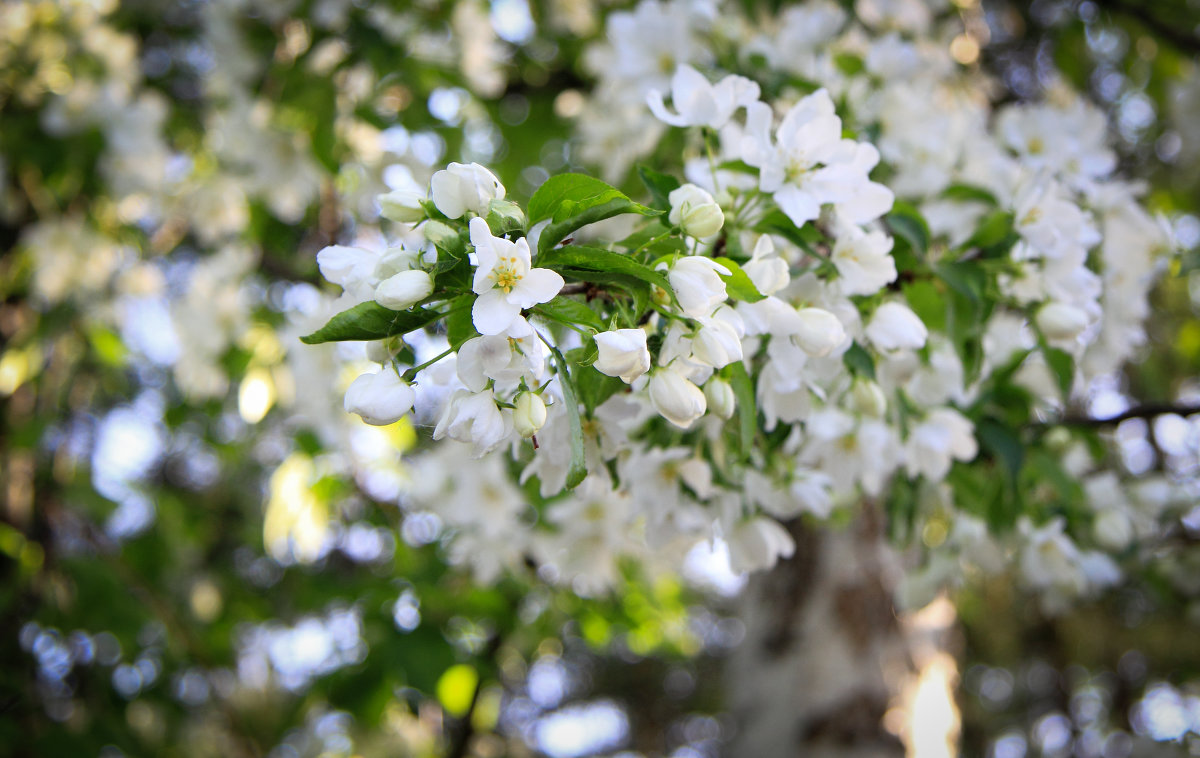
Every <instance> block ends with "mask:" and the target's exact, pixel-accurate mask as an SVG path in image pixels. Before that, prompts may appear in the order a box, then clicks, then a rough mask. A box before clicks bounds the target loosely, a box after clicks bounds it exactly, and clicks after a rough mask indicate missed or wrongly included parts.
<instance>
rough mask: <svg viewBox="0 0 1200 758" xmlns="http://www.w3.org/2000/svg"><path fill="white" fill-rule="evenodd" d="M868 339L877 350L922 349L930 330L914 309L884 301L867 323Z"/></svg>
mask: <svg viewBox="0 0 1200 758" xmlns="http://www.w3.org/2000/svg"><path fill="white" fill-rule="evenodd" d="M866 333H867V339H869V340H871V344H872V345H874V346H875V348H876V349H877V350H903V349H909V350H920V349H921V348H923V347H925V340H926V339H927V338H928V337H929V330H928V329H926V328H925V324H923V323H921V319H920V318H918V316H917V314H915V313H913V312H912V309H911V308H909V307H908V306H906V305H903V304H901V303H896V302H891V303H884V304H883V305H881V306H879V307H878V308H876V309H875V315H874V316H872V317H871V322H870V323H869V324H867V329H866Z"/></svg>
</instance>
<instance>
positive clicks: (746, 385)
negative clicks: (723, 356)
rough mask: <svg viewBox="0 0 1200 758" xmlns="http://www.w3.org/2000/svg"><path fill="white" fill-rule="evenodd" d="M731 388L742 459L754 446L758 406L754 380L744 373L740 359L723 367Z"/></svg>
mask: <svg viewBox="0 0 1200 758" xmlns="http://www.w3.org/2000/svg"><path fill="white" fill-rule="evenodd" d="M724 372H725V375H726V377H727V378H728V379H729V386H730V387H732V388H733V396H734V397H735V398H737V414H738V442H739V444H740V445H741V451H742V457H743V459H744V458H745V457H747V456H749V455H750V449H751V448H752V447H754V434H755V432H756V431H757V430H758V406H757V405H756V404H755V402H754V382H753V381H751V379H750V375H749V374H747V373H746V366H745V364H743V363H742V362H741V361H734V362H733V363H731V364H729V366H727V367H726V368H725V369H724Z"/></svg>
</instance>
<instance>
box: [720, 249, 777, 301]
mask: <svg viewBox="0 0 1200 758" xmlns="http://www.w3.org/2000/svg"><path fill="white" fill-rule="evenodd" d="M714 260H716V262H717V263H720V264H721V265H722V266H724V267H726V268H727V269H729V270H730V271H731V272H732V273H730V274H729V275H728V276H726V275H725V274H720V273H718V274H717V275H718V276H720V277H721V279H722V280H723V281H724V282H725V290H726V292H728V293H729V296H730V297H732V298H733V299H734V300H743V301H745V302H747V303H757V302H758V301H759V300H762V299H764V298H766V295H764V294H763V293H761V292H759V291H758V288H757V287H755V286H754V282H753V281H752V280H751V279H750V276H749V275H748V274H747V273H746V272H745V271H742V267H741V266H739V265H738V264H737V263H736V262H734V261H733V260H732V259H730V258H716V259H714Z"/></svg>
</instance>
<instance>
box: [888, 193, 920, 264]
mask: <svg viewBox="0 0 1200 758" xmlns="http://www.w3.org/2000/svg"><path fill="white" fill-rule="evenodd" d="M886 221H887V225H888V227H889V228H890V229H891V230H892V233H893V234H895V235H897V236H899V237H902V238H903V239H904V240H905V241H906V242H908V244H909V245H910V246H911V247H912V249H913V252H915V253H916V254H917V255H918V256H919V257H924V255H925V253H926V252H927V251H928V250H929V239H930V234H929V224H927V223H925V218H924V217H923V216H922V215H921V214H920V212H919V211H918V210H917V209H916V208H914V207H913V206H911V205H909V204H908V203H904V202H897V203H896V204H895V205H894V206H893V207H892V212H891V213H889V214H888V215H887V217H886Z"/></svg>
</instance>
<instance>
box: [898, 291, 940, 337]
mask: <svg viewBox="0 0 1200 758" xmlns="http://www.w3.org/2000/svg"><path fill="white" fill-rule="evenodd" d="M901 291H902V292H903V293H904V299H905V300H907V301H908V307H909V308H912V310H913V313H915V314H917V317H918V318H920V319H921V321H922V322H923V323H924V324H925V326H927V327H929V328H930V329H931V330H933V331H943V330H944V329H945V328H946V300H945V298H944V297H943V296H942V293H941V292H939V291H938V288H937V285H936V284H934V283H933V282H931V281H929V280H927V279H918V280H917V281H914V282H905V283H904V285H903V286H902V287H901Z"/></svg>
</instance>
